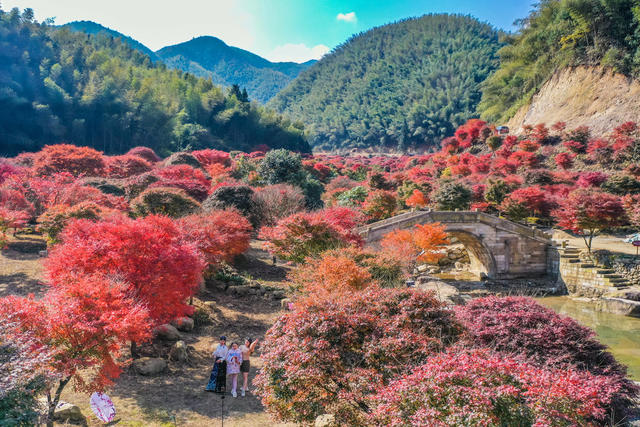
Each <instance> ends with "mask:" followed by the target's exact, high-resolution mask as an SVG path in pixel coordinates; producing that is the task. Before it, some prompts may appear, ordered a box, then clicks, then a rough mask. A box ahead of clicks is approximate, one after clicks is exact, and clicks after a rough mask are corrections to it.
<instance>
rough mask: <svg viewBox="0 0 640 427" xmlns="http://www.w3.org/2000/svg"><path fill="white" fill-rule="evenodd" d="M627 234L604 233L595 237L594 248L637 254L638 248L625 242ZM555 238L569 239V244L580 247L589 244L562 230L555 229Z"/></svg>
mask: <svg viewBox="0 0 640 427" xmlns="http://www.w3.org/2000/svg"><path fill="white" fill-rule="evenodd" d="M625 237H626V236H625V235H620V236H617V235H611V234H602V235H599V236H596V237H594V238H593V243H592V245H591V246H592V250H596V249H605V250H608V251H611V252H618V253H624V254H630V255H635V254H636V248H635V246H633V245H632V244H631V243H625V242H623V240H624V238H625ZM553 239H554V240H558V241H562V240H568V241H569V245H571V246H575V247H576V248H578V249H586V248H587V246H586V245H585V243H584V240H583V239H582V237H580V236H574V235H572V234H569V233H567V232H566V231H562V230H553Z"/></svg>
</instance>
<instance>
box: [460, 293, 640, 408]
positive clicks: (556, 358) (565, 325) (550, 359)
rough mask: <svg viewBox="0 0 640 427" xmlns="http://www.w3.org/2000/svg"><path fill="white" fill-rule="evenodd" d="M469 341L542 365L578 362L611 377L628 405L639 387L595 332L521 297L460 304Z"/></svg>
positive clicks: (574, 365)
mask: <svg viewBox="0 0 640 427" xmlns="http://www.w3.org/2000/svg"><path fill="white" fill-rule="evenodd" d="M456 313H457V315H458V318H459V319H460V321H461V322H462V323H463V324H464V325H465V326H466V328H467V331H468V332H467V333H468V340H469V342H470V343H471V344H472V345H474V346H477V347H490V348H492V349H494V350H495V351H497V352H500V353H502V354H504V355H506V356H512V357H520V358H522V359H523V360H526V361H528V362H530V363H533V364H534V365H536V366H540V367H547V366H552V367H554V368H558V369H568V368H574V369H578V370H581V371H588V372H590V373H591V374H593V375H598V376H605V377H608V378H610V380H611V382H612V384H616V387H617V391H616V396H615V400H616V402H617V403H616V404H617V405H622V406H624V405H626V404H628V403H629V402H628V399H630V398H631V397H632V396H633V395H635V394H636V393H637V391H638V388H637V387H636V386H635V385H633V383H632V382H631V381H629V380H627V379H626V378H625V375H626V368H625V367H624V366H622V365H620V364H619V363H618V362H617V361H616V360H615V358H614V357H613V356H612V355H611V353H609V352H607V351H606V346H604V345H602V344H601V343H600V342H599V341H598V340H597V339H596V338H595V333H594V332H593V331H592V330H591V329H589V328H586V327H584V326H582V325H580V324H579V323H578V322H576V321H575V320H573V319H571V318H569V317H564V316H561V315H559V314H557V313H556V312H554V311H553V310H551V309H549V308H546V307H543V306H541V305H540V304H538V303H537V302H535V301H534V300H533V299H530V298H521V297H503V298H499V297H487V298H477V299H474V300H473V301H471V302H470V303H468V304H467V305H465V306H460V307H458V308H457V309H456Z"/></svg>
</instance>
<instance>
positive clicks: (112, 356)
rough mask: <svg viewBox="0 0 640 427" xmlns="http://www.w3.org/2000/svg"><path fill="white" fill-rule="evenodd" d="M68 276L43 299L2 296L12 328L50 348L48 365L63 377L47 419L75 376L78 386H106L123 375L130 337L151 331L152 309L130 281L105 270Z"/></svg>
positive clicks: (0, 301) (142, 337)
mask: <svg viewBox="0 0 640 427" xmlns="http://www.w3.org/2000/svg"><path fill="white" fill-rule="evenodd" d="M69 279H70V280H66V281H65V283H64V286H61V287H57V286H54V287H53V289H51V290H50V291H49V292H47V294H46V295H45V297H44V298H43V299H41V300H35V299H33V298H20V297H14V296H11V297H7V298H4V299H0V315H2V317H9V318H13V319H14V320H15V322H16V324H15V327H14V328H13V330H12V331H11V332H12V333H13V334H17V335H22V334H29V335H31V336H33V337H34V338H35V340H36V341H37V344H38V345H39V346H42V347H44V348H48V349H50V350H51V351H52V358H51V359H50V360H49V361H48V366H47V367H48V368H50V369H51V370H52V371H53V372H54V373H55V374H57V375H58V377H59V382H58V384H57V388H56V390H55V391H54V392H53V393H51V392H50V396H51V397H52V399H51V400H50V401H49V403H48V405H49V410H48V415H49V419H52V415H53V412H54V410H55V408H56V406H57V404H58V401H59V399H60V392H62V390H63V389H64V387H65V386H66V385H67V383H68V382H69V380H71V379H72V378H73V379H75V385H76V388H79V389H81V390H83V391H87V392H92V391H102V390H103V389H104V388H105V387H106V386H108V385H110V384H112V383H113V380H114V379H115V378H117V377H118V376H119V374H120V372H121V368H120V367H119V366H118V363H117V358H118V356H119V355H120V352H121V349H122V347H123V346H124V345H126V343H127V341H138V342H139V341H144V340H146V339H148V338H149V337H150V335H151V329H150V318H149V312H148V310H147V309H146V307H145V306H144V304H142V303H140V302H139V301H136V299H135V297H133V296H132V294H131V292H130V289H129V287H128V285H127V284H126V283H122V282H118V281H115V280H110V279H107V278H105V277H103V276H99V277H98V276H84V275H79V276H75V277H70V278H69ZM14 374H15V373H14ZM17 374H19V373H17Z"/></svg>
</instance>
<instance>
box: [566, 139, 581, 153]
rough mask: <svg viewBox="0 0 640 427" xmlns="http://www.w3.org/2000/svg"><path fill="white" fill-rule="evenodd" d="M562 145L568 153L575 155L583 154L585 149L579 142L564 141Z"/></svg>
mask: <svg viewBox="0 0 640 427" xmlns="http://www.w3.org/2000/svg"><path fill="white" fill-rule="evenodd" d="M562 145H564V146H565V148H566V149H567V150H569V151H572V152H574V153H575V154H581V153H584V152H585V151H586V149H587V146H586V144H584V143H582V142H580V141H565V142H564V143H563V144H562Z"/></svg>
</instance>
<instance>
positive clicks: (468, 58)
mask: <svg viewBox="0 0 640 427" xmlns="http://www.w3.org/2000/svg"><path fill="white" fill-rule="evenodd" d="M499 47H500V44H499V42H498V33H497V32H496V30H494V29H493V28H492V27H491V26H489V25H487V24H483V23H481V22H479V21H477V20H476V19H473V18H471V17H467V16H459V15H425V16H423V17H420V18H414V19H407V20H404V21H400V22H396V23H393V24H389V25H385V26H382V27H378V28H374V29H372V30H370V31H367V32H365V33H362V34H358V35H356V36H354V37H352V38H351V39H350V40H348V41H347V42H346V43H344V44H342V45H340V46H338V47H337V48H336V49H334V51H333V52H332V53H330V54H328V55H326V56H325V57H323V58H322V59H321V60H320V61H318V62H317V63H316V64H315V65H313V66H312V67H310V68H309V69H308V70H306V71H303V72H302V73H301V74H300V76H298V77H297V78H296V80H294V81H293V82H292V83H291V84H290V85H289V86H288V87H287V88H285V89H284V90H283V91H282V92H280V93H278V95H277V96H276V97H275V98H274V99H273V100H271V101H270V103H269V104H268V105H269V106H271V107H274V108H276V109H277V110H278V111H280V112H284V113H285V114H286V115H288V116H289V117H291V118H293V119H295V120H302V121H304V122H305V124H306V125H307V128H308V131H309V136H310V142H311V144H312V145H313V146H315V147H317V148H323V149H331V148H340V147H369V146H389V147H397V148H406V147H410V146H424V145H436V144H438V143H439V142H440V140H441V139H442V138H443V137H446V136H449V135H452V134H453V131H454V129H455V128H456V127H457V126H458V125H460V124H462V123H463V122H465V121H466V120H467V119H469V118H471V117H474V114H475V112H476V107H477V104H478V102H479V101H480V96H481V92H480V84H481V83H482V82H483V81H484V80H485V79H486V77H487V76H488V75H489V74H490V73H491V72H492V71H494V70H495V69H496V68H497V66H498V58H497V55H496V52H497V50H498V48H499Z"/></svg>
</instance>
